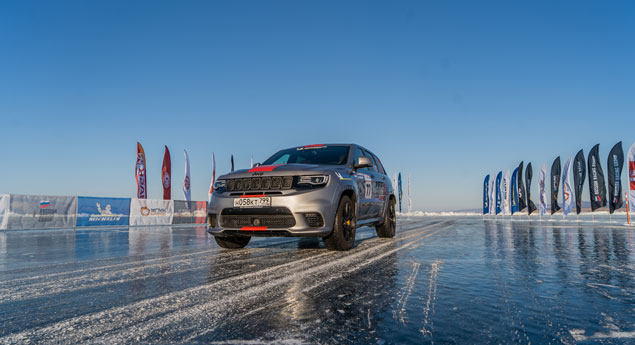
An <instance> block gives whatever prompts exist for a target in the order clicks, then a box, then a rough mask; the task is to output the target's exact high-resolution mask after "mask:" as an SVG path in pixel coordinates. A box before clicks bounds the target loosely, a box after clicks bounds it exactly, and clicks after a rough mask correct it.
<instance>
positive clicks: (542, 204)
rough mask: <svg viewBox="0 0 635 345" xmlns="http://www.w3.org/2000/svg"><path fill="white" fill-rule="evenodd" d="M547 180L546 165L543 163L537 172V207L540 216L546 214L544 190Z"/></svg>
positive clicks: (545, 193)
mask: <svg viewBox="0 0 635 345" xmlns="http://www.w3.org/2000/svg"><path fill="white" fill-rule="evenodd" d="M546 178H547V163H543V164H542V167H541V168H540V171H539V172H538V196H539V202H538V207H539V208H540V216H541V217H542V216H543V215H545V214H546V213H547V191H546V190H545V179H546Z"/></svg>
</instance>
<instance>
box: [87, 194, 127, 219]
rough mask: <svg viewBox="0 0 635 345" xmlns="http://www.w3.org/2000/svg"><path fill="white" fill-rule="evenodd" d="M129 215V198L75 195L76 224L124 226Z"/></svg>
mask: <svg viewBox="0 0 635 345" xmlns="http://www.w3.org/2000/svg"><path fill="white" fill-rule="evenodd" d="M129 216H130V199H129V198H94V197H87V196H80V197H77V223H76V224H77V226H117V225H123V226H126V225H128V220H129Z"/></svg>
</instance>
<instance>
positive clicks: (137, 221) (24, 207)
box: [0, 194, 207, 230]
mask: <svg viewBox="0 0 635 345" xmlns="http://www.w3.org/2000/svg"><path fill="white" fill-rule="evenodd" d="M206 216H207V202H206V201H180V200H176V201H175V200H156V199H131V198H101V197H88V196H79V197H77V196H50V195H21V194H0V230H25V229H60V228H65V229H68V228H74V227H92V226H146V225H172V224H175V225H187V224H205V222H206Z"/></svg>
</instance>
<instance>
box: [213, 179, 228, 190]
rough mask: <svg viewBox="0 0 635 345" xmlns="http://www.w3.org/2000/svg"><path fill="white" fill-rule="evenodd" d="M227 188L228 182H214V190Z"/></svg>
mask: <svg viewBox="0 0 635 345" xmlns="http://www.w3.org/2000/svg"><path fill="white" fill-rule="evenodd" d="M226 186H227V181H225V180H217V181H215V182H214V190H219V189H225V187H226Z"/></svg>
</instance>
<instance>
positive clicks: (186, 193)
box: [183, 150, 192, 201]
mask: <svg viewBox="0 0 635 345" xmlns="http://www.w3.org/2000/svg"><path fill="white" fill-rule="evenodd" d="M183 152H184V153H185V179H184V180H183V195H184V196H185V201H190V200H191V199H192V190H191V189H190V157H188V156H187V151H185V150H183Z"/></svg>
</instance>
